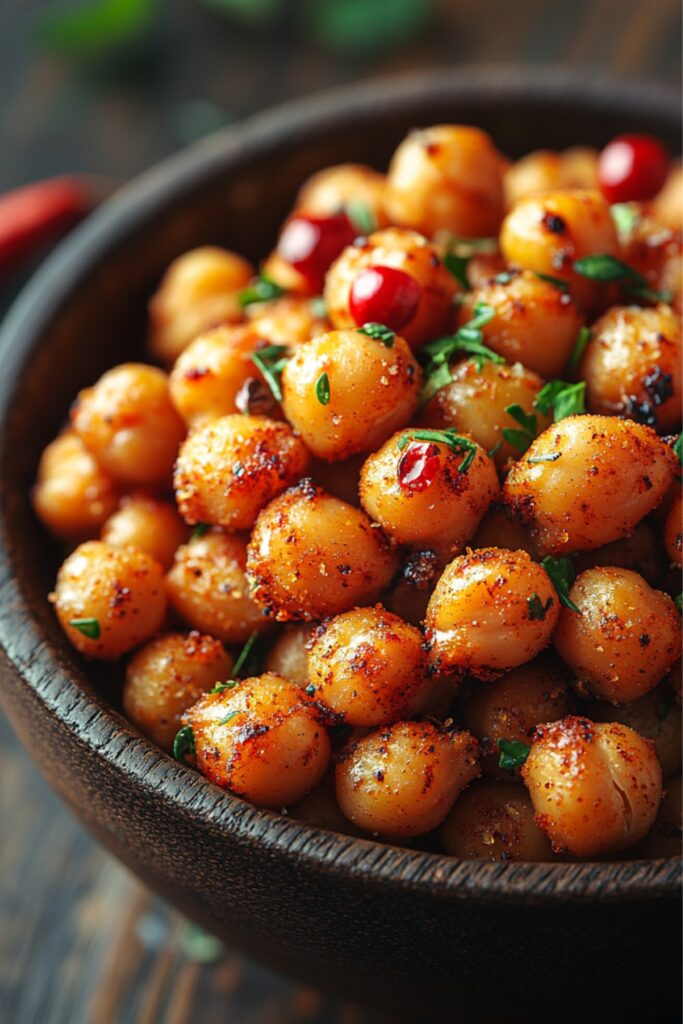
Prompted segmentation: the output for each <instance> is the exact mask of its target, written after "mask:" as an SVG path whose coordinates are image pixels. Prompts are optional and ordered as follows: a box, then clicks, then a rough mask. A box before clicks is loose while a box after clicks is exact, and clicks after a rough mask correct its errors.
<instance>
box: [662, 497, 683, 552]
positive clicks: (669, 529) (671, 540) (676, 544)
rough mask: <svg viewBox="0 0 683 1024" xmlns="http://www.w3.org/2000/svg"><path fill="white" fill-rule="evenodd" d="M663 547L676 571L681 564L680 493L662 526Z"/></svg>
mask: <svg viewBox="0 0 683 1024" xmlns="http://www.w3.org/2000/svg"><path fill="white" fill-rule="evenodd" d="M664 547H665V548H666V555H667V558H668V559H669V561H670V562H671V564H672V565H675V566H676V567H677V568H678V569H680V568H681V565H682V564H683V561H682V560H683V507H682V505H681V493H680V491H679V492H678V494H677V495H676V497H675V498H674V503H673V505H672V506H671V508H670V510H669V514H668V516H667V517H666V523H665V524H664Z"/></svg>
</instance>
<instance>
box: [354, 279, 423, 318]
mask: <svg viewBox="0 0 683 1024" xmlns="http://www.w3.org/2000/svg"><path fill="white" fill-rule="evenodd" d="M421 294H422V289H421V288H420V285H419V284H418V283H417V281H416V280H415V278H414V277H411V276H410V274H406V273H405V271H403V270H396V269H395V268H394V267H367V268H366V269H365V270H361V272H360V274H358V275H357V276H356V277H355V278H354V280H353V284H352V285H351V293H350V295H349V308H350V310H351V316H352V317H353V319H354V320H355V321H356V323H357V324H358V326H359V327H362V326H363V324H367V323H376V324H385V325H386V326H387V327H390V328H391V330H392V331H400V330H401V328H402V327H405V326H406V325H407V324H409V323H410V321H411V320H412V319H413V317H414V316H415V314H416V312H417V307H418V306H419V304H420V296H421Z"/></svg>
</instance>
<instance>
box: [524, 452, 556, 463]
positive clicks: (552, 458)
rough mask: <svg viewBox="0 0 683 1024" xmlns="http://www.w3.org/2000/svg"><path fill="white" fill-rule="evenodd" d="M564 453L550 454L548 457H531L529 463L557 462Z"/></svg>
mask: <svg viewBox="0 0 683 1024" xmlns="http://www.w3.org/2000/svg"><path fill="white" fill-rule="evenodd" d="M561 454H562V452H549V453H548V454H547V455H530V456H529V458H528V459H527V460H526V461H527V462H534V463H535V462H557V460H558V459H559V457H560V455H561Z"/></svg>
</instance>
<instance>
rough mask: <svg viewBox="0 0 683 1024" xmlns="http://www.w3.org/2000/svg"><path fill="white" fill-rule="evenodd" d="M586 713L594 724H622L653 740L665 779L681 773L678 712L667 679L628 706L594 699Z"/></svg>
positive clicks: (679, 714) (679, 710)
mask: <svg viewBox="0 0 683 1024" xmlns="http://www.w3.org/2000/svg"><path fill="white" fill-rule="evenodd" d="M585 710H586V715H587V717H588V718H590V719H592V721H594V722H621V724H622V725H628V726H629V728H630V729H634V730H635V731H636V732H637V733H638V734H639V735H640V736H644V737H645V739H646V740H652V742H653V744H654V748H655V754H656V755H657V758H658V760H659V763H660V765H661V766H662V774H663V775H664V777H665V778H666V776H667V775H671V774H673V773H674V772H678V771H680V770H681V709H680V708H679V707H678V705H677V703H676V697H675V695H674V692H673V690H672V688H671V686H670V684H669V681H668V680H664V682H662V683H660V684H659V685H658V686H656V687H655V688H654V690H650V692H649V693H646V694H645V696H644V697H639V698H638V700H633V701H631V702H630V703H629V704H622V705H618V706H615V705H614V704H610V703H608V702H607V701H604V700H593V701H590V702H589V703H586V708H585Z"/></svg>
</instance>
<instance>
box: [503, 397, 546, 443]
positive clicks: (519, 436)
mask: <svg viewBox="0 0 683 1024" xmlns="http://www.w3.org/2000/svg"><path fill="white" fill-rule="evenodd" d="M505 412H506V413H507V414H508V416H511V417H512V419H513V420H515V422H517V423H519V424H520V426H521V428H522V429H521V430H517V429H516V428H515V427H503V430H502V431H501V433H502V435H503V437H504V438H505V440H506V441H507V443H508V444H511V445H512V447H513V448H516V449H517V451H518V452H520V454H522V455H523V454H524V452H525V451H526V450H527V448H528V447H529V445H530V444H531V442H532V441H534V440H535V439H536V434H537V432H538V424H537V421H536V417H535V416H534V414H533V413H527V412H526V411H525V410H524V409H523V408H522V406H521V405H519V404H518V403H517V402H515V403H514V404H513V405H508V406H506V407H505Z"/></svg>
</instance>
